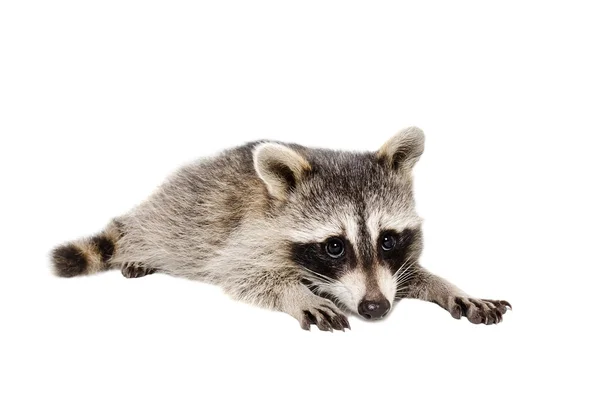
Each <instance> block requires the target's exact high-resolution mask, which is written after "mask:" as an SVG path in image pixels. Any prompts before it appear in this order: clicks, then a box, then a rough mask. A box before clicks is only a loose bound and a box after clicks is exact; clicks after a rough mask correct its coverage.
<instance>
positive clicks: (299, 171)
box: [254, 142, 311, 200]
mask: <svg viewBox="0 0 600 397" xmlns="http://www.w3.org/2000/svg"><path fill="white" fill-rule="evenodd" d="M254 169H255V170H256V173H257V174H258V176H259V177H260V179H262V180H263V182H265V184H266V185H267V189H268V190H269V193H270V194H271V195H272V196H274V197H276V198H278V199H280V200H285V199H286V197H287V196H288V194H289V192H290V191H291V190H292V189H294V188H295V187H296V185H297V183H298V182H299V181H300V179H301V178H302V176H303V175H304V174H305V173H306V172H308V171H310V169H311V167H310V163H309V162H308V161H307V160H306V159H305V158H304V157H302V156H301V155H300V154H299V153H298V152H296V151H295V150H293V149H291V148H289V147H287V146H284V145H281V144H278V143H272V142H266V143H261V144H260V145H258V146H256V148H255V149H254Z"/></svg>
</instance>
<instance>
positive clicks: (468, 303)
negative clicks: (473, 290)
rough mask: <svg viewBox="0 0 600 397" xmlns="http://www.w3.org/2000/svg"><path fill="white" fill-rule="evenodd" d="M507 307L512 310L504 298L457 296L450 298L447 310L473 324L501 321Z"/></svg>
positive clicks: (455, 316)
mask: <svg viewBox="0 0 600 397" xmlns="http://www.w3.org/2000/svg"><path fill="white" fill-rule="evenodd" d="M507 308H509V309H511V310H512V306H511V305H510V303H508V302H507V301H504V300H492V299H476V298H469V297H462V296H457V297H452V298H450V305H449V309H448V311H449V312H450V314H451V315H452V317H454V318H456V319H460V318H461V317H466V318H467V319H468V320H469V321H470V322H472V323H473V324H485V325H489V324H498V323H500V322H502V315H504V314H505V313H506V311H507Z"/></svg>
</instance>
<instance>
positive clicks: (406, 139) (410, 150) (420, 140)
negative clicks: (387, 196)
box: [376, 127, 425, 172]
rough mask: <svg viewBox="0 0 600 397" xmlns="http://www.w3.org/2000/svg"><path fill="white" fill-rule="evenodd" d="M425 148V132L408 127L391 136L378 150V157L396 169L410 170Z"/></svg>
mask: <svg viewBox="0 0 600 397" xmlns="http://www.w3.org/2000/svg"><path fill="white" fill-rule="evenodd" d="M424 149H425V134H423V131H422V130H421V129H420V128H417V127H408V128H405V129H403V130H402V131H400V132H398V133H397V134H396V135H394V136H393V137H391V138H390V139H389V140H388V141H387V142H386V143H384V144H383V146H382V147H381V148H380V149H379V150H378V151H377V154H376V155H377V158H378V159H379V160H380V161H382V162H384V163H385V164H387V165H388V166H391V167H392V168H393V169H394V170H400V171H405V172H410V171H411V170H412V168H413V167H414V165H415V164H416V163H417V161H419V157H421V154H423V150H424Z"/></svg>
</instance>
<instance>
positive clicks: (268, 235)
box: [51, 127, 512, 331]
mask: <svg viewBox="0 0 600 397" xmlns="http://www.w3.org/2000/svg"><path fill="white" fill-rule="evenodd" d="M423 149H424V134H423V132H422V131H421V130H420V129H418V128H416V127H410V128H407V129H404V130H402V131H400V132H399V133H397V134H396V135H395V136H393V137H392V138H391V139H389V140H388V141H387V142H386V143H385V144H384V145H383V146H381V148H380V149H379V150H378V151H376V152H364V153H358V152H346V151H333V150H327V149H315V148H307V147H304V146H300V145H297V144H287V143H281V142H273V141H257V142H252V143H248V144H245V145H243V146H240V147H237V148H233V149H229V150H226V151H224V152H222V153H221V154H219V155H217V156H215V157H212V158H206V159H200V160H198V161H196V162H194V163H191V164H189V165H187V166H184V167H183V168H181V169H180V170H179V171H177V172H176V173H175V174H174V175H172V176H171V177H170V178H168V180H167V181H166V182H165V183H164V184H163V185H162V186H161V187H160V188H159V189H158V190H157V191H156V192H155V193H154V194H153V195H151V196H150V198H148V199H147V200H146V201H145V202H143V203H141V204H140V205H138V206H137V207H136V208H134V209H133V210H131V211H130V212H129V213H127V214H125V215H123V216H120V217H117V218H115V219H113V220H112V221H111V222H110V223H109V224H108V226H107V227H106V228H105V229H104V230H103V231H102V232H100V233H99V234H97V235H95V236H92V237H89V238H83V239H79V240H76V241H73V242H70V243H66V244H64V245H61V246H58V247H57V248H55V249H54V250H53V251H52V253H51V259H52V262H53V265H54V271H55V273H56V274H57V275H58V276H61V277H73V276H79V275H87V274H92V273H96V272H100V271H105V270H110V269H120V270H121V273H122V274H123V276H125V277H128V278H136V277H143V276H146V275H149V274H152V273H157V272H158V273H164V274H169V275H172V276H177V277H184V278H188V279H193V280H199V281H203V282H207V283H212V284H216V285H218V286H220V287H222V289H223V290H224V291H225V292H226V293H227V294H229V295H230V296H231V297H233V298H235V299H238V300H242V301H245V302H249V303H251V304H254V305H258V306H261V307H264V308H269V309H274V310H279V311H283V312H286V313H289V314H290V315H291V316H293V317H294V318H296V319H297V320H298V321H299V322H300V326H301V327H302V328H303V329H306V330H309V329H310V327H311V325H316V327H318V329H320V330H325V331H332V330H334V329H335V330H345V329H346V328H348V329H349V328H350V324H349V322H348V319H347V317H346V316H347V314H350V313H357V314H358V315H360V316H361V317H363V318H364V319H367V320H377V319H381V318H384V317H385V316H386V315H387V314H388V313H389V312H390V309H391V308H392V305H393V304H394V303H395V302H396V301H398V300H400V299H403V298H416V299H422V300H426V301H429V302H433V303H436V304H438V305H439V306H441V307H442V308H444V309H446V310H447V311H448V312H450V314H451V315H452V317H454V318H456V319H460V318H461V317H463V316H464V317H466V318H467V319H468V320H469V321H471V322H472V323H475V324H496V323H499V322H500V321H502V316H503V315H504V314H505V313H506V311H507V309H508V308H510V309H512V307H511V305H510V304H509V303H508V302H507V301H504V300H491V299H477V298H474V297H472V296H470V295H468V294H467V293H465V292H463V291H462V290H460V289H459V288H457V287H456V286H454V285H453V284H451V283H449V282H448V281H446V280H444V279H443V278H441V277H438V276H436V275H434V274H432V273H430V272H428V271H427V270H426V269H424V268H423V267H421V266H420V265H419V256H420V254H421V251H422V247H423V243H422V241H423V235H422V231H421V218H419V216H418V215H417V213H416V211H415V203H414V199H413V193H412V169H413V167H414V165H415V163H416V162H417V161H418V159H419V157H420V156H421V154H422V153H423Z"/></svg>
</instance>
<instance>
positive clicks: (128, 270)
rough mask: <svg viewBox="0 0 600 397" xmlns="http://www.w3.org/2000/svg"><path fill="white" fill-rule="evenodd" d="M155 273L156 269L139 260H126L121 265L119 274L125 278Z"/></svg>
mask: <svg viewBox="0 0 600 397" xmlns="http://www.w3.org/2000/svg"><path fill="white" fill-rule="evenodd" d="M152 273H156V269H153V268H151V267H146V266H144V264H143V263H140V262H127V263H123V265H121V274H122V275H123V277H125V278H139V277H144V276H147V275H149V274H152Z"/></svg>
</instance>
